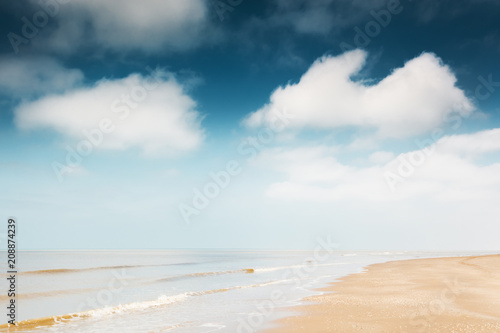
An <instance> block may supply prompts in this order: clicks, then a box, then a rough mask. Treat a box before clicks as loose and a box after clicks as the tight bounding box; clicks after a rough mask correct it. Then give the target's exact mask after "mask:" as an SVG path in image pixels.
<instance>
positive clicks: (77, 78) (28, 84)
mask: <svg viewBox="0 0 500 333" xmlns="http://www.w3.org/2000/svg"><path fill="white" fill-rule="evenodd" d="M0 73H2V75H1V76H0V90H2V92H4V93H7V94H9V95H11V96H16V97H32V96H35V95H40V94H45V93H48V92H51V93H52V92H62V91H65V90H67V89H71V88H73V87H74V86H76V85H79V84H81V83H82V81H83V78H84V75H83V73H82V72H81V71H80V70H78V69H67V68H65V67H64V66H63V65H61V64H60V63H59V62H58V61H56V60H54V59H50V58H45V57H37V58H22V57H11V56H4V57H1V58H0Z"/></svg>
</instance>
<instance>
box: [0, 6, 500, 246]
mask: <svg viewBox="0 0 500 333" xmlns="http://www.w3.org/2000/svg"><path fill="white" fill-rule="evenodd" d="M0 16H1V17H0V22H1V23H0V30H1V31H0V35H1V36H2V39H1V43H0V105H1V113H0V184H2V192H1V193H0V202H1V208H2V209H1V212H2V217H1V218H2V220H4V221H7V219H8V218H9V217H15V218H16V219H17V221H18V225H19V228H18V235H17V237H18V244H19V245H18V246H19V248H20V249H38V250H50V249H145V248H148V249H177V248H193V249H206V248H208V249H210V248H230V249H308V248H314V246H315V244H316V242H317V239H318V237H320V236H321V237H324V236H326V235H327V236H328V237H330V239H332V240H334V241H335V243H336V244H338V247H339V249H341V250H342V249H345V250H350V249H359V250H364V249H377V250H393V249H397V250H492V251H494V250H498V234H499V233H500V223H499V215H500V207H499V205H498V202H499V200H500V66H499V58H500V24H499V23H498V22H499V17H500V3H499V2H498V1H494V0H440V1H435V0H419V1H412V0H399V1H398V0H364V1H361V0H359V1H358V0H354V1H352V0H349V1H348V0H315V1H307V0H267V1H263V0H252V1H250V0H185V1H176V0H148V1H141V2H139V1H134V0H121V1H118V0H106V1H97V0H41V1H28V0H25V1H16V2H2V3H1V4H0ZM6 226H7V224H6V223H5V228H6ZM2 235H3V237H5V233H3V234H2Z"/></svg>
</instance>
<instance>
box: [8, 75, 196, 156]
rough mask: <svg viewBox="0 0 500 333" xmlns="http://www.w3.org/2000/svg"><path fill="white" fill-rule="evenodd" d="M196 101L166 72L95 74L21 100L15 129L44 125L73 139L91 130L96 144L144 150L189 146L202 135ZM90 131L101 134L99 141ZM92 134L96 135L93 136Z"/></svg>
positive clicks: (175, 150) (163, 149)
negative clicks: (86, 81) (60, 90)
mask: <svg viewBox="0 0 500 333" xmlns="http://www.w3.org/2000/svg"><path fill="white" fill-rule="evenodd" d="M195 108H196V103H195V101H193V99H192V98H191V97H190V96H188V95H187V94H186V93H185V91H184V88H183V86H182V85H181V84H179V83H178V82H177V81H176V80H175V78H174V77H173V76H172V75H171V74H168V73H163V72H155V73H154V75H153V76H152V77H143V76H141V75H139V74H132V75H130V76H128V77H126V78H123V79H117V80H107V79H104V80H101V81H99V82H97V83H96V84H95V86H93V87H87V88H79V89H74V90H71V91H69V92H66V93H64V94H59V95H49V96H46V97H43V98H41V99H39V100H37V101H34V102H30V103H24V104H21V105H20V106H18V107H17V108H16V110H15V122H16V124H17V126H18V127H19V128H21V129H37V128H50V129H54V130H56V131H57V132H59V133H62V134H63V135H65V136H67V137H70V138H73V139H80V140H82V139H88V138H89V137H92V135H91V134H89V133H94V141H96V142H98V141H99V143H97V144H95V145H96V146H97V147H98V148H105V149H127V148H130V147H140V148H141V149H143V151H144V152H145V153H147V154H157V153H165V152H166V153H172V152H177V151H185V150H191V149H195V148H196V147H198V146H199V145H200V143H201V142H202V140H203V137H204V134H203V130H202V129H201V126H200V121H201V119H200V115H199V113H198V112H197V111H196V110H195ZM96 131H100V132H101V133H102V134H103V140H102V142H100V140H98V139H99V136H98V135H97V134H95V133H96ZM96 138H97V139H96Z"/></svg>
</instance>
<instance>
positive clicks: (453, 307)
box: [266, 255, 500, 333]
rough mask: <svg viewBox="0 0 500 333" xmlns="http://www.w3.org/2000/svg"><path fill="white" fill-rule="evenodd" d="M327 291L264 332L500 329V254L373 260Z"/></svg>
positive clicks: (470, 330)
mask: <svg viewBox="0 0 500 333" xmlns="http://www.w3.org/2000/svg"><path fill="white" fill-rule="evenodd" d="M324 291H326V293H325V294H323V295H319V296H313V297H309V298H307V299H306V301H308V302H310V303H309V304H307V305H304V306H299V307H296V308H294V309H292V311H296V313H297V314H296V315H295V316H291V317H288V318H284V319H281V320H279V321H278V322H277V324H278V325H279V327H277V328H274V329H271V330H267V331H266V332H272V333H285V332H286V333H288V332H308V333H314V332H500V255H488V256H477V257H457V258H435V259H414V260H404V261H394V262H388V263H383V264H375V265H372V266H369V267H368V268H367V269H366V271H365V272H363V273H359V274H353V275H350V276H347V277H345V278H342V279H340V280H339V281H337V282H335V283H332V285H331V286H330V287H328V288H326V289H324Z"/></svg>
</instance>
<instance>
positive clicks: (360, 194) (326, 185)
mask: <svg viewBox="0 0 500 333" xmlns="http://www.w3.org/2000/svg"><path fill="white" fill-rule="evenodd" d="M499 136H500V129H494V130H487V131H481V132H478V133H474V134H464V135H455V136H447V137H443V138H442V139H441V140H439V141H438V142H437V143H436V144H435V146H433V147H426V148H424V149H422V150H416V151H412V152H408V153H405V154H401V155H399V156H398V157H396V158H394V157H393V158H392V159H391V161H389V162H388V163H385V164H381V163H380V162H381V161H383V160H387V159H389V158H390V157H391V155H392V154H391V153H389V152H375V153H374V154H372V155H371V157H370V158H369V159H368V161H369V164H368V165H365V166H352V165H346V164H343V163H340V162H339V161H338V160H337V159H336V158H335V156H336V155H337V154H336V153H334V151H333V150H332V149H331V148H329V147H325V146H321V147H308V148H297V149H292V150H282V149H270V150H267V151H264V152H263V153H262V154H261V156H260V157H259V162H260V163H261V164H263V165H266V166H271V167H272V168H273V169H274V170H276V171H279V172H282V173H284V174H285V176H286V179H285V180H284V181H282V182H276V183H273V184H271V185H270V186H269V188H268V190H267V195H268V196H269V197H271V198H275V199H284V200H299V201H313V202H334V201H348V202H349V201H351V202H356V203H358V204H363V202H394V201H408V200H415V199H417V198H422V197H426V198H431V199H434V200H438V201H441V202H443V201H457V200H458V201H467V200H468V202H469V204H473V203H474V202H483V203H485V202H495V200H499V199H500V163H489V164H486V165H485V163H484V162H482V163H478V162H475V161H474V159H473V158H471V157H470V156H463V153H469V152H472V151H474V153H475V154H476V155H475V156H476V157H479V156H480V155H481V154H484V153H491V152H499V151H500V145H499V144H498V142H499V140H498V139H499ZM392 156H393V155H392ZM352 200H354V201H352Z"/></svg>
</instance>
